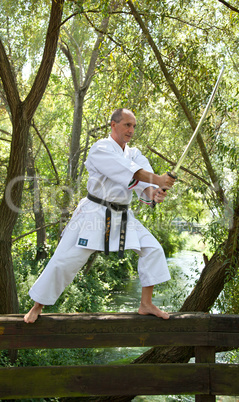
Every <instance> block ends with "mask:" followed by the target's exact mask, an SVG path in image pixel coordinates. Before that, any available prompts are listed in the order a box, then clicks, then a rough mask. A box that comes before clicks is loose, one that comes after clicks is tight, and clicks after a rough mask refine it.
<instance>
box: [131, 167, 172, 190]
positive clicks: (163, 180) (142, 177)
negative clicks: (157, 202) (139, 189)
mask: <svg viewBox="0 0 239 402" xmlns="http://www.w3.org/2000/svg"><path fill="white" fill-rule="evenodd" d="M133 177H134V179H136V180H139V181H143V182H146V183H150V184H156V185H157V186H159V187H161V188H162V189H166V190H167V189H169V188H170V187H172V186H173V185H174V182H175V179H173V178H172V177H171V176H169V175H168V174H167V173H165V174H163V175H161V176H159V175H157V174H155V173H151V172H148V171H147V170H144V169H139V170H137V172H135V174H134V176H133Z"/></svg>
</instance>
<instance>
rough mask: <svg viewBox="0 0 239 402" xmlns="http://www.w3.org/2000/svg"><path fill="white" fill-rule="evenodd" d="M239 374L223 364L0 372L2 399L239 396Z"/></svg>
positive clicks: (6, 370) (39, 368) (149, 365)
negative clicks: (114, 396)
mask: <svg viewBox="0 0 239 402" xmlns="http://www.w3.org/2000/svg"><path fill="white" fill-rule="evenodd" d="M238 370H239V366H238V365H225V364H142V365H141V364H138V365H120V366H111V365H110V366H109V365H98V366H69V367H55V366H53V367H21V368H19V367H17V368H4V369H0V398H1V399H22V398H44V397H53V396H54V397H69V396H71V397H76V396H88V395H132V394H133V395H172V394H175V395H176V394H206V393H208V394H209V393H210V392H211V393H212V394H213V395H216V394H219V395H238V394H239V382H238V381H237V380H236V379H237V378H238ZM210 378H212V381H210ZM233 379H234V380H233ZM122 384H123V386H122Z"/></svg>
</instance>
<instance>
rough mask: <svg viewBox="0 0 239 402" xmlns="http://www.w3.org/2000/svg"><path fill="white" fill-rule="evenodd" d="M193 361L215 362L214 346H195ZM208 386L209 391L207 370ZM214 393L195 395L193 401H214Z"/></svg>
mask: <svg viewBox="0 0 239 402" xmlns="http://www.w3.org/2000/svg"><path fill="white" fill-rule="evenodd" d="M195 363H215V347H214V346H195ZM208 376H209V378H208V386H209V392H210V371H209V372H208ZM215 401H216V396H215V395H210V394H208V395H195V402H215Z"/></svg>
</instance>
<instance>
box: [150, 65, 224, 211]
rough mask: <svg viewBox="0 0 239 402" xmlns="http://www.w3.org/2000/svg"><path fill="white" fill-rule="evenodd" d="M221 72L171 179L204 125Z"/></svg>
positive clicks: (175, 174) (153, 204)
mask: <svg viewBox="0 0 239 402" xmlns="http://www.w3.org/2000/svg"><path fill="white" fill-rule="evenodd" d="M223 71H224V66H223V67H222V69H221V71H220V74H219V76H218V79H217V82H216V84H215V86H214V88H213V91H212V93H211V96H210V98H209V101H208V104H207V106H206V108H205V109H204V112H203V114H202V117H201V119H200V121H199V123H198V125H197V127H196V129H195V130H194V133H193V135H192V137H191V138H190V141H189V142H188V144H187V146H186V148H185V150H184V152H183V154H182V155H181V157H180V159H179V161H178V163H177V165H176V166H175V168H174V170H173V171H172V172H168V175H169V176H171V177H173V178H174V179H176V178H177V173H178V171H179V169H180V167H181V166H182V164H183V163H184V161H185V159H186V157H187V155H188V153H189V151H190V149H191V148H192V146H193V143H194V141H195V139H196V137H197V135H198V132H199V130H200V128H201V127H202V125H203V123H204V120H205V118H206V116H207V113H208V110H209V109H210V106H211V104H212V102H213V99H214V97H215V95H216V92H217V88H218V86H219V83H220V81H221V78H222V74H223ZM164 191H165V190H164ZM155 205H156V203H155V201H152V202H151V207H152V208H154V207H155Z"/></svg>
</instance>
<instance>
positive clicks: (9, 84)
mask: <svg viewBox="0 0 239 402" xmlns="http://www.w3.org/2000/svg"><path fill="white" fill-rule="evenodd" d="M0 77H1V80H2V83H3V87H4V91H5V94H6V97H7V102H8V105H9V108H10V110H11V114H12V117H13V119H14V118H15V116H16V109H17V106H18V105H19V104H20V102H21V100H20V97H19V93H18V89H17V84H16V82H15V78H14V75H13V72H12V69H11V65H10V62H9V60H8V57H7V55H6V52H5V49H4V46H3V43H2V41H1V39H0Z"/></svg>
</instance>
